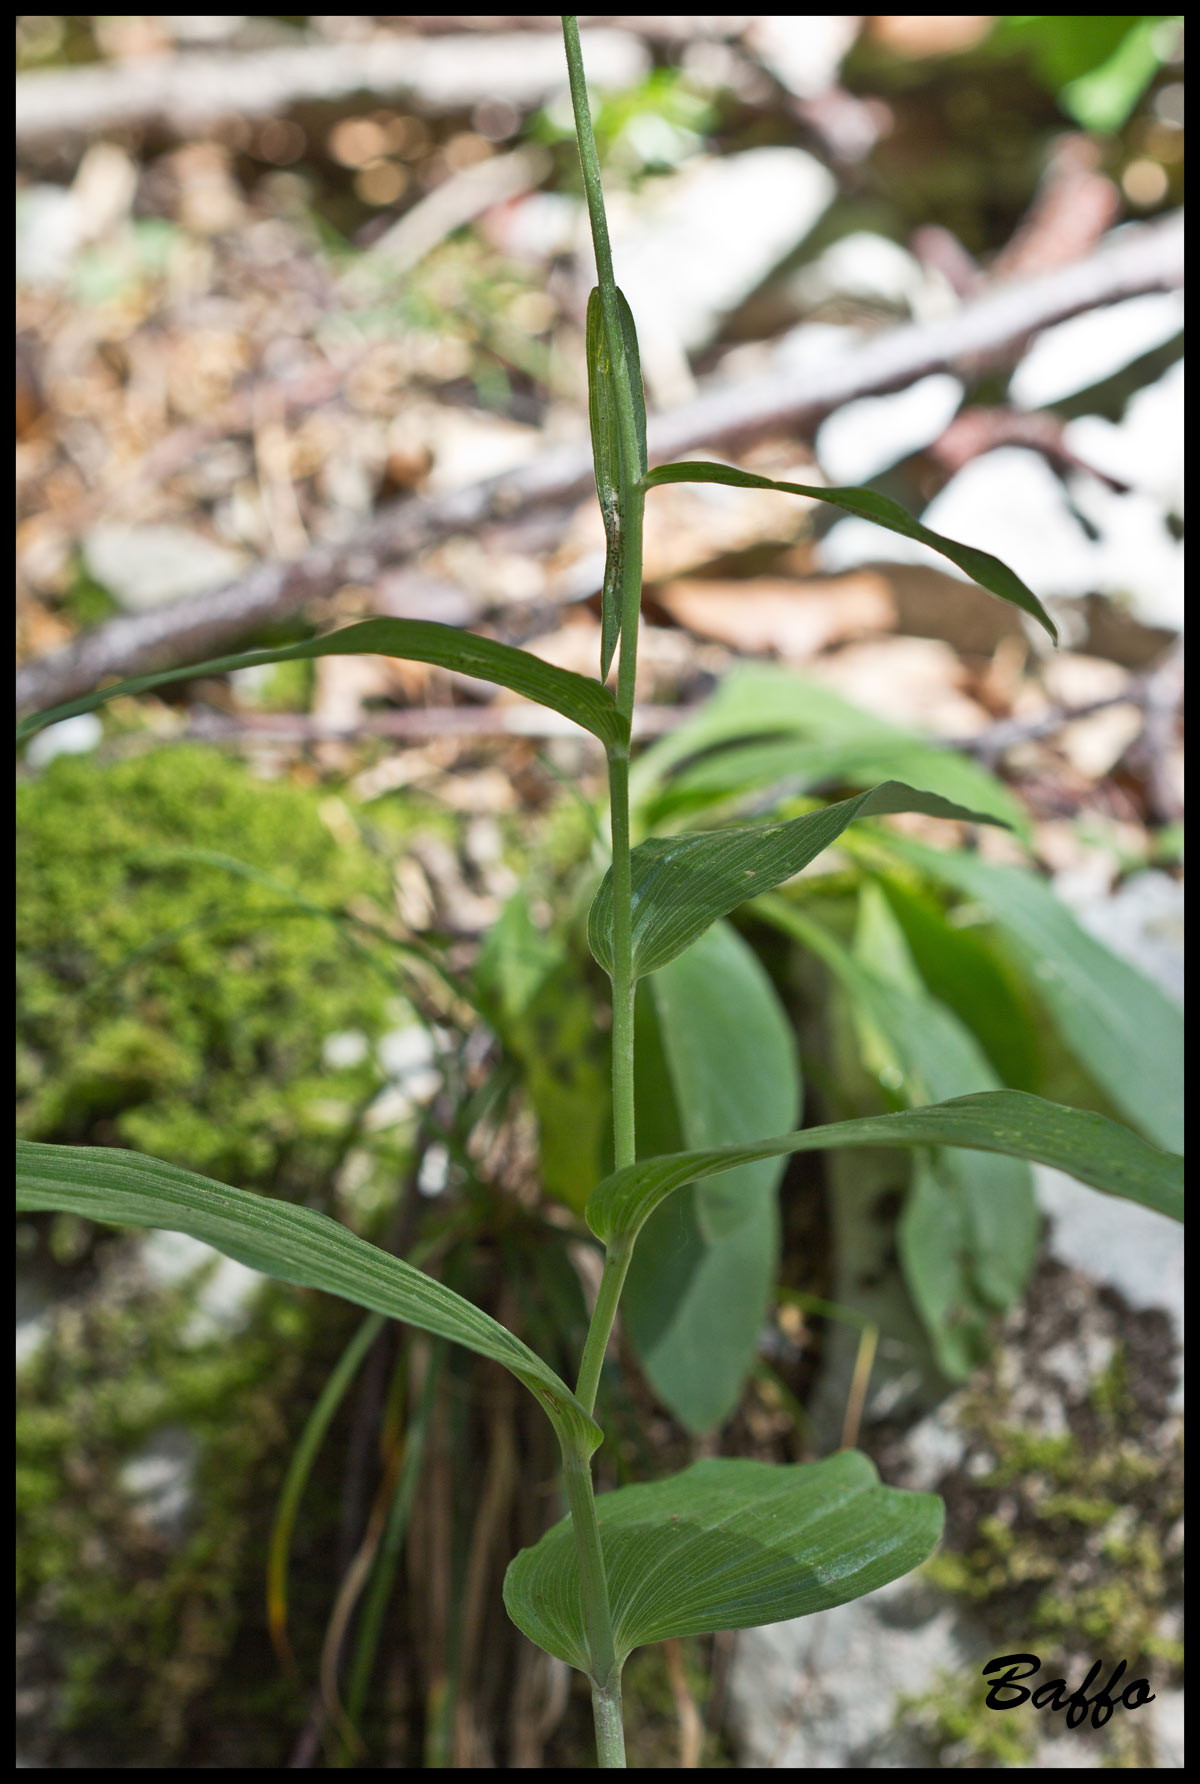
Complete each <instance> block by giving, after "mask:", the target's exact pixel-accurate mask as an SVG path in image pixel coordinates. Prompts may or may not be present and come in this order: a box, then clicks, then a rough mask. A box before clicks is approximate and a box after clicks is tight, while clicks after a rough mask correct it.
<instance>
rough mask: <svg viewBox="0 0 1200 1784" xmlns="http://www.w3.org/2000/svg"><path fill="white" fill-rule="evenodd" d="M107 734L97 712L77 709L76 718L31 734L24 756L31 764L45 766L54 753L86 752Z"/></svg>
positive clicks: (75, 753) (62, 754) (32, 766)
mask: <svg viewBox="0 0 1200 1784" xmlns="http://www.w3.org/2000/svg"><path fill="white" fill-rule="evenodd" d="M103 735H104V726H103V725H102V724H101V722H100V718H99V715H98V714H96V713H94V712H77V713H76V714H75V717H74V718H73V719H62V720H61V721H60V722H59V723H58V724H57V725H47V727H46V729H45V730H44V731H39V732H37V733H36V735H35V736H33V737H31V738H30V740H29V743H28V745H27V747H26V750H25V760H26V762H28V764H29V766H30V767H31V768H44V767H45V766H46V764H47V762H53V760H54V758H55V756H86V755H87V754H88V752H89V751H90V750H94V749H95V747H96V745H97V744H98V743H99V741H100V739H101V738H102V737H103Z"/></svg>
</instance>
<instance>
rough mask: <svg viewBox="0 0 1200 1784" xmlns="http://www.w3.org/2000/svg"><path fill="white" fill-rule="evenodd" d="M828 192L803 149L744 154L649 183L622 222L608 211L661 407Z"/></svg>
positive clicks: (687, 381)
mask: <svg viewBox="0 0 1200 1784" xmlns="http://www.w3.org/2000/svg"><path fill="white" fill-rule="evenodd" d="M835 190H836V182H835V181H834V178H833V175H832V174H831V173H830V172H829V170H828V168H826V167H823V166H822V165H821V163H820V162H819V161H818V160H816V158H815V157H814V156H812V155H809V154H807V153H806V152H805V150H803V149H796V148H761V149H747V150H745V151H744V152H743V153H741V154H738V155H727V156H725V157H723V158H721V159H719V160H717V159H712V160H700V159H698V160H696V161H693V162H691V163H689V165H688V166H687V167H686V168H684V169H683V170H681V171H680V172H679V173H678V174H673V175H671V176H669V177H668V178H664V179H661V180H656V181H654V182H653V183H652V184H651V185H649V186H648V187H647V188H646V192H645V196H644V198H643V199H642V200H641V202H640V203H639V205H638V206H637V209H636V211H634V210H630V211H627V212H626V215H625V218H624V219H623V220H620V221H618V216H619V211H618V207H616V206H614V207H613V209H614V219H613V256H614V259H615V262H616V264H617V266H619V267H620V269H621V286H622V289H623V290H624V292H625V295H626V297H627V298H628V299H629V306H630V308H631V310H632V311H633V315H634V320H635V321H636V323H637V327H638V336H639V342H640V347H641V359H642V366H643V369H644V371H645V373H646V378H647V382H648V384H649V386H650V390H651V394H652V397H653V399H654V401H655V402H656V403H657V404H658V405H659V406H660V407H665V406H667V405H669V404H670V403H672V402H674V401H677V400H679V398H680V396H681V395H682V394H686V392H687V391H688V390H690V388H691V374H690V372H689V370H688V365H687V355H688V354H689V353H694V352H696V351H698V350H699V349H700V348H702V347H705V346H707V345H708V343H709V342H710V341H711V340H712V339H713V337H714V335H715V334H716V332H717V329H718V328H719V326H720V324H721V322H722V320H723V319H724V317H725V316H727V315H728V314H730V312H731V311H733V310H735V309H736V308H737V307H738V305H739V304H740V303H741V302H742V301H743V299H744V298H746V297H748V296H749V295H750V293H751V292H752V291H753V290H754V289H755V288H756V287H757V286H758V285H760V284H761V283H762V281H763V279H764V278H765V277H766V276H767V274H768V273H769V272H770V271H771V270H772V268H774V267H776V266H777V265H778V264H779V262H780V261H781V260H783V259H784V257H785V256H786V255H787V254H789V253H790V252H791V251H792V249H793V248H795V247H797V246H798V245H799V243H800V242H802V241H803V240H804V238H805V236H806V235H807V234H808V233H809V231H810V230H811V229H812V227H813V225H814V224H815V223H816V221H817V219H818V218H819V217H820V216H821V215H822V213H823V212H824V210H825V208H826V206H827V205H828V204H829V202H830V200H831V198H832V197H833V195H834V192H835ZM727 244H728V245H729V247H730V251H726V245H727ZM734 244H736V252H733V251H732V246H733V245H734Z"/></svg>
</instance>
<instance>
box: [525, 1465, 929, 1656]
mask: <svg viewBox="0 0 1200 1784" xmlns="http://www.w3.org/2000/svg"><path fill="white" fill-rule="evenodd" d="M596 1514H597V1517H598V1520H599V1524H600V1542H601V1546H602V1548H603V1550H604V1562H605V1570H606V1572H607V1574H608V1588H609V1601H610V1605H611V1609H612V1618H613V1636H614V1643H615V1647H616V1656H617V1663H618V1665H622V1664H623V1663H624V1661H625V1659H626V1657H627V1656H628V1655H629V1654H630V1653H631V1652H632V1650H633V1649H634V1648H638V1647H641V1646H643V1645H644V1644H645V1643H646V1642H660V1641H667V1640H669V1639H670V1638H672V1637H674V1636H685V1635H710V1634H713V1633H714V1632H716V1631H717V1630H722V1629H754V1628H757V1627H759V1625H761V1624H763V1623H779V1622H782V1621H784V1620H785V1619H786V1618H790V1617H804V1616H810V1615H811V1614H812V1613H813V1612H815V1611H823V1610H829V1609H830V1608H831V1607H832V1606H834V1605H837V1604H846V1603H848V1602H849V1600H850V1599H852V1598H861V1597H862V1596H863V1595H864V1594H865V1593H867V1592H874V1591H875V1590H877V1588H878V1587H880V1586H885V1585H887V1584H888V1583H889V1582H890V1581H891V1580H895V1579H899V1578H900V1577H901V1576H902V1575H903V1574H906V1573H908V1572H909V1571H910V1570H911V1569H912V1568H913V1567H915V1566H916V1565H917V1564H918V1562H920V1561H923V1560H924V1559H925V1557H926V1556H927V1555H928V1554H929V1553H930V1552H931V1550H932V1549H933V1548H934V1546H935V1545H936V1543H937V1540H938V1537H939V1536H940V1535H941V1530H942V1520H943V1515H944V1514H943V1508H942V1502H941V1500H940V1499H938V1498H937V1497H936V1496H935V1495H934V1494H932V1493H907V1492H902V1491H900V1490H899V1489H897V1488H895V1487H885V1486H881V1485H880V1482H879V1477H878V1475H877V1474H876V1472H875V1469H874V1467H873V1466H872V1464H871V1462H870V1461H869V1460H868V1459H867V1457H866V1456H864V1455H862V1454H860V1453H859V1452H858V1451H856V1450H842V1451H841V1452H840V1453H839V1454H838V1455H835V1456H829V1457H827V1458H826V1460H825V1461H823V1462H803V1463H799V1464H797V1465H795V1466H791V1467H773V1466H772V1465H771V1464H770V1463H769V1462H751V1461H746V1460H742V1459H735V1458H731V1457H721V1458H716V1459H713V1460H710V1461H705V1462H694V1463H693V1464H692V1466H691V1467H690V1468H685V1469H684V1470H683V1472H682V1473H681V1474H676V1475H671V1476H668V1477H667V1478H666V1479H665V1480H657V1481H651V1482H649V1483H647V1484H645V1485H640V1486H632V1487H620V1488H618V1489H617V1491H616V1492H615V1493H604V1494H602V1495H601V1496H600V1497H599V1498H598V1499H597V1501H596ZM504 1603H505V1605H506V1607H507V1609H508V1614H509V1616H510V1617H511V1618H512V1620H513V1622H514V1623H515V1624H516V1625H517V1627H518V1629H521V1630H523V1631H524V1633H525V1634H526V1635H527V1636H528V1637H529V1638H530V1640H531V1641H534V1642H536V1643H537V1644H538V1646H539V1647H541V1648H544V1649H545V1650H546V1652H547V1653H549V1654H553V1655H554V1656H555V1657H556V1658H557V1659H559V1660H565V1661H566V1662H567V1663H568V1664H569V1665H570V1666H576V1667H578V1668H579V1669H580V1670H581V1671H584V1672H586V1671H587V1639H586V1636H585V1633H584V1624H583V1602H582V1594H581V1590H580V1581H579V1569H578V1562H577V1560H576V1554H575V1543H574V1540H573V1537H572V1531H571V1520H570V1518H565V1519H564V1520H563V1521H562V1522H561V1523H559V1524H556V1525H555V1526H554V1528H553V1529H551V1530H548V1531H547V1532H546V1534H545V1536H543V1537H542V1538H541V1540H540V1542H538V1543H536V1544H535V1545H534V1546H533V1547H532V1548H529V1549H522V1551H521V1553H520V1554H519V1555H517V1556H516V1557H515V1559H514V1560H513V1561H512V1562H511V1564H510V1566H509V1569H508V1572H507V1573H506V1575H505V1578H504Z"/></svg>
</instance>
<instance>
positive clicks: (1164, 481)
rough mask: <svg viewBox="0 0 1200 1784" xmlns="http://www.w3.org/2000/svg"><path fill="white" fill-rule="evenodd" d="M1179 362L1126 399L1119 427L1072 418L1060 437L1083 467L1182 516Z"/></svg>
mask: <svg viewBox="0 0 1200 1784" xmlns="http://www.w3.org/2000/svg"><path fill="white" fill-rule="evenodd" d="M1183 387H1184V372H1183V361H1182V360H1178V361H1176V363H1175V364H1174V365H1173V366H1172V367H1171V369H1170V371H1168V372H1166V373H1165V374H1164V375H1163V377H1161V378H1160V379H1159V380H1158V382H1157V383H1156V384H1150V385H1148V386H1147V387H1146V389H1145V390H1139V391H1137V392H1136V394H1135V395H1134V396H1132V397H1130V399H1129V402H1128V403H1127V404H1126V406H1125V414H1124V416H1123V417H1122V419H1121V420H1120V421H1119V422H1116V421H1109V420H1107V419H1106V417H1105V416H1103V415H1078V416H1076V417H1075V419H1074V420H1073V421H1068V422H1067V424H1066V427H1065V428H1064V429H1063V438H1064V441H1065V443H1066V445H1067V446H1068V447H1069V448H1070V450H1071V451H1072V452H1074V453H1075V454H1077V456H1078V457H1079V458H1081V459H1082V460H1083V461H1084V463H1085V464H1088V465H1092V466H1094V468H1095V469H1096V470H1097V471H1105V472H1107V473H1108V475H1109V476H1110V477H1116V478H1119V479H1120V481H1121V482H1122V483H1128V484H1129V485H1130V486H1131V488H1133V489H1136V490H1140V491H1141V492H1142V494H1144V495H1148V496H1154V497H1155V498H1157V500H1158V501H1159V502H1161V503H1162V505H1163V507H1164V508H1166V509H1167V510H1168V511H1169V512H1170V513H1172V514H1180V515H1181V514H1182V513H1183Z"/></svg>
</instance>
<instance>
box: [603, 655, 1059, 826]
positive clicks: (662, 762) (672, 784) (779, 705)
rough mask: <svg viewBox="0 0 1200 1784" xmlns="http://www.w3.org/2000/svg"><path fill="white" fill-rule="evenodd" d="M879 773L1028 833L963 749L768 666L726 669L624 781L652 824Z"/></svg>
mask: <svg viewBox="0 0 1200 1784" xmlns="http://www.w3.org/2000/svg"><path fill="white" fill-rule="evenodd" d="M887 779H894V780H903V781H905V782H906V783H907V784H908V785H909V786H915V787H921V788H922V789H924V790H925V791H927V792H930V793H940V794H941V796H942V798H943V799H953V800H954V801H955V802H956V803H957V804H959V805H969V806H970V807H972V809H973V810H976V811H983V812H990V813H991V815H992V816H993V817H995V818H999V819H1000V820H1001V821H1002V822H1003V823H1006V824H1008V825H1010V826H1011V827H1012V829H1013V830H1015V831H1016V832H1017V833H1018V834H1019V835H1022V836H1023V835H1025V834H1026V833H1027V831H1028V828H1029V820H1028V817H1027V816H1026V813H1025V811H1024V809H1023V807H1022V806H1021V803H1020V801H1019V800H1017V799H1016V798H1014V796H1013V795H1012V793H1010V792H1009V790H1008V788H1007V787H1006V786H1005V785H1004V784H1003V782H1002V781H999V780H998V779H997V778H996V776H995V775H993V774H990V773H989V772H988V771H987V769H986V768H982V767H981V766H980V765H979V763H977V762H974V761H972V760H971V758H970V757H969V756H965V755H963V754H961V753H960V752H959V751H957V750H951V749H947V748H946V747H945V746H944V745H943V744H941V743H940V742H939V741H938V739H936V738H930V737H923V736H921V734H920V733H919V732H916V731H909V730H906V729H904V728H903V727H902V726H899V725H893V724H889V723H888V722H886V721H885V720H883V719H880V718H877V717H876V716H875V715H874V714H873V713H868V712H863V711H861V710H860V709H859V708H858V707H856V706H852V705H851V704H850V703H849V701H846V700H843V699H842V698H841V697H840V696H839V695H837V694H835V693H834V692H833V691H832V690H831V689H830V688H826V687H823V686H822V685H821V683H820V682H817V681H813V680H811V679H810V678H809V677H807V676H804V675H797V674H795V673H793V672H792V671H791V670H788V669H784V668H781V667H779V666H778V665H776V664H769V663H742V664H739V665H738V666H737V667H736V668H734V669H731V670H730V672H729V674H728V675H727V676H726V677H725V678H724V680H723V681H722V682H721V685H720V687H719V688H718V689H717V690H716V692H715V693H714V694H713V696H712V698H711V699H710V700H708V701H706V702H705V704H704V706H703V707H702V708H701V709H700V711H699V712H698V713H696V715H695V716H694V717H693V718H690V719H688V720H686V721H685V722H684V723H683V724H682V725H680V726H679V727H678V728H677V729H676V730H674V731H670V732H668V733H667V735H666V736H665V737H663V738H660V739H659V740H658V742H656V743H654V744H652V745H651V746H650V748H649V749H647V750H645V751H644V752H643V753H642V754H641V755H639V757H638V759H637V761H636V762H635V763H634V764H633V767H632V769H631V771H630V778H629V786H630V796H631V799H632V800H633V802H634V805H635V807H636V808H639V809H640V811H641V813H642V815H643V818H644V820H645V821H647V822H648V823H649V824H650V825H653V824H656V823H660V822H661V821H662V820H663V819H664V818H667V817H671V816H674V815H675V813H676V812H678V811H686V812H688V813H691V812H694V811H696V810H699V809H702V808H703V807H704V806H705V805H713V804H717V803H719V802H720V801H722V800H723V799H724V798H727V797H733V796H736V795H744V794H748V793H754V792H759V791H761V790H764V789H767V788H775V789H778V790H779V792H780V793H781V794H783V793H789V794H794V793H804V792H808V791H810V790H814V789H816V788H819V787H822V786H827V785H830V784H833V783H836V782H843V783H845V782H849V783H851V784H853V783H854V782H856V781H857V782H858V784H860V785H863V786H867V785H871V784H872V783H873V782H875V781H877V780H887Z"/></svg>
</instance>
